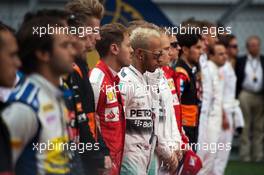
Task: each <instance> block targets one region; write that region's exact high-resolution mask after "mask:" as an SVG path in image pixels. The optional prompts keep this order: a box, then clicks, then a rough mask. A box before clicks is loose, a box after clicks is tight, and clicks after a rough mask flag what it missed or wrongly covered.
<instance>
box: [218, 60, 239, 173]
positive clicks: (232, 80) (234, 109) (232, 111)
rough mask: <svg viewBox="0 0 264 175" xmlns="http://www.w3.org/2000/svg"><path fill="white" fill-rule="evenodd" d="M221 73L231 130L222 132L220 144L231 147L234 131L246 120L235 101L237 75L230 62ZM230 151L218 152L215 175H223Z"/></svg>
mask: <svg viewBox="0 0 264 175" xmlns="http://www.w3.org/2000/svg"><path fill="white" fill-rule="evenodd" d="M220 71H221V72H222V74H223V75H224V82H225V83H224V98H223V104H224V105H223V107H224V112H225V114H226V117H227V119H228V122H229V129H227V130H222V131H221V133H220V139H219V143H224V144H229V145H230V146H231V143H232V139H233V134H234V130H235V129H236V128H239V127H240V128H242V127H243V126H244V119H243V115H242V112H241V109H240V107H239V101H238V100H236V99H235V94H236V81H237V78H236V75H235V72H234V69H233V67H232V65H231V64H230V62H228V61H227V62H226V63H225V65H224V66H223V67H221V68H220ZM229 154H230V149H224V150H218V152H217V156H216V159H215V163H214V172H213V174H214V175H223V174H224V172H225V168H226V165H227V162H228V158H229Z"/></svg>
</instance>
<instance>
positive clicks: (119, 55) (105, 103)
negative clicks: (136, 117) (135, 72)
mask: <svg viewBox="0 0 264 175" xmlns="http://www.w3.org/2000/svg"><path fill="white" fill-rule="evenodd" d="M100 35H101V40H100V41H97V43H96V50H97V51H98V52H99V55H100V57H101V59H100V61H99V62H98V63H97V64H96V66H95V68H94V69H92V70H91V73H90V76H89V77H90V82H91V85H92V88H93V92H94V99H95V109H96V120H97V122H98V123H99V129H100V131H101V133H102V137H103V139H104V141H105V143H106V146H107V147H108V148H109V150H110V156H111V159H112V162H113V163H112V168H111V170H110V173H109V174H110V175H118V174H119V173H120V168H121V161H122V155H123V148H124V139H125V125H126V123H125V116H124V110H123V104H122V98H121V94H120V92H119V89H118V83H119V78H118V76H117V73H118V72H119V71H120V70H121V68H122V67H125V66H129V65H130V64H131V61H132V60H131V55H132V53H133V49H132V47H131V44H130V41H129V33H128V31H127V29H126V28H125V27H124V26H123V25H122V24H119V23H112V24H106V25H104V26H102V27H101V29H100Z"/></svg>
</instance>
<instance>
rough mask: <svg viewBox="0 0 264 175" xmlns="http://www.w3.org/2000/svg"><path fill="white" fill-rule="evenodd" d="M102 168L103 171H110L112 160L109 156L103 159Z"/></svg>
mask: <svg viewBox="0 0 264 175" xmlns="http://www.w3.org/2000/svg"><path fill="white" fill-rule="evenodd" d="M104 168H105V169H111V168H112V160H111V158H110V156H105V157H104Z"/></svg>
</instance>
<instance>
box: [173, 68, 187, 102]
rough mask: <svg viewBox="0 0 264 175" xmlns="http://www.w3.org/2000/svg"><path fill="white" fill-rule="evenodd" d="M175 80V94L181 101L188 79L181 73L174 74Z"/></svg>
mask: <svg viewBox="0 0 264 175" xmlns="http://www.w3.org/2000/svg"><path fill="white" fill-rule="evenodd" d="M175 80H176V83H175V84H176V92H177V95H178V97H179V99H180V101H181V96H182V94H183V92H184V89H185V86H186V83H187V81H188V77H187V75H185V74H183V73H180V72H176V74H175Z"/></svg>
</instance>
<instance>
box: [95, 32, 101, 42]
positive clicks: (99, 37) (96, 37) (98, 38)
mask: <svg viewBox="0 0 264 175" xmlns="http://www.w3.org/2000/svg"><path fill="white" fill-rule="evenodd" d="M95 40H96V41H99V40H101V35H100V33H98V34H95Z"/></svg>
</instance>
